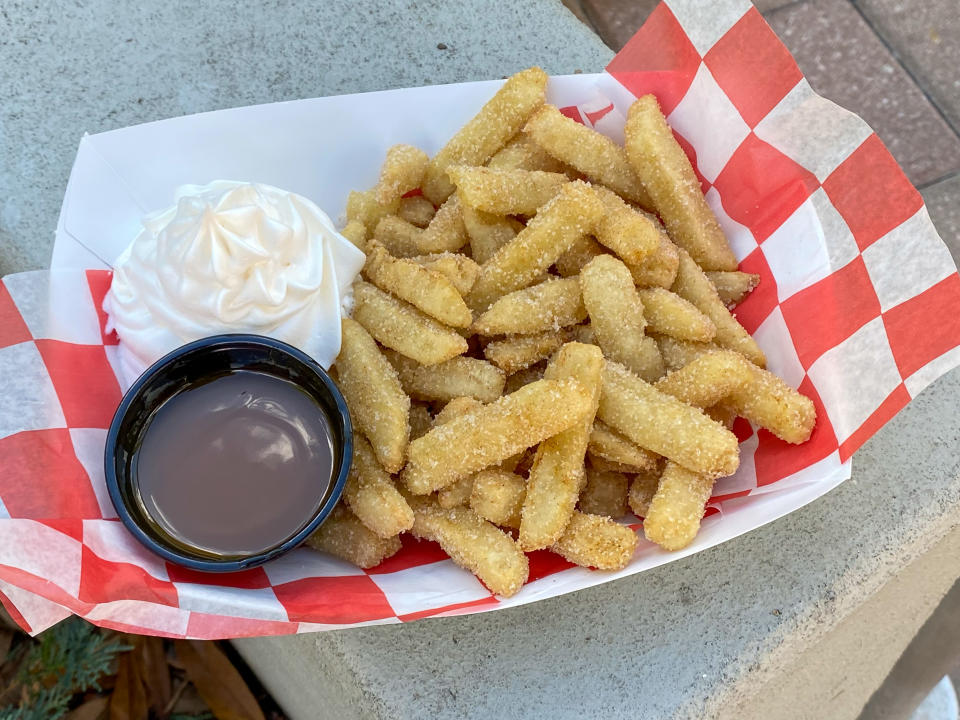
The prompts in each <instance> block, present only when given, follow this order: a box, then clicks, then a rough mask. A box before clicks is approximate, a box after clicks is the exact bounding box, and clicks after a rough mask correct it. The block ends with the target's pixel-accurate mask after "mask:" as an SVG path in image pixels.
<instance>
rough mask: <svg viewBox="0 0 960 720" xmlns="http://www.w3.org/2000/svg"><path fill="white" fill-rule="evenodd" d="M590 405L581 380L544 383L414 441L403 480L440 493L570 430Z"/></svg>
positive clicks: (416, 488) (410, 485)
mask: <svg viewBox="0 0 960 720" xmlns="http://www.w3.org/2000/svg"><path fill="white" fill-rule="evenodd" d="M590 403H591V397H590V391H589V389H588V388H585V387H584V386H583V385H581V384H580V383H578V382H577V381H576V380H573V379H570V378H567V379H563V380H546V379H545V380H538V381H537V382H535V383H531V384H529V385H526V386H525V387H522V388H520V389H519V390H517V391H516V392H515V393H513V394H511V395H505V396H503V397H501V398H500V399H499V400H497V401H496V402H494V403H490V404H489V405H484V406H483V407H482V408H478V409H476V410H475V411H472V412H470V413H467V414H466V415H464V416H461V417H457V418H454V419H453V420H451V421H450V422H448V423H445V424H444V425H441V426H439V427H434V428H433V429H432V430H431V431H430V432H428V433H427V434H426V435H424V436H423V437H421V438H417V439H416V440H414V441H413V442H412V443H410V445H409V447H408V448H407V465H406V467H405V468H404V469H403V474H402V475H401V478H402V480H403V482H404V484H405V485H406V487H407V488H408V489H409V490H410V491H411V492H413V493H416V494H420V495H422V494H425V493H429V492H433V491H434V490H439V489H440V488H442V487H444V486H446V485H449V484H450V483H452V482H454V481H456V480H458V479H460V478H462V477H466V476H467V475H471V474H473V473H475V472H477V471H478V470H483V469H484V468H486V467H490V466H491V465H496V464H497V463H500V462H502V461H503V460H506V459H507V458H508V457H510V456H511V455H514V454H516V453H518V452H520V451H521V450H523V449H525V448H528V447H531V446H532V445H536V444H537V443H538V442H540V441H541V440H544V439H546V438H548V437H551V436H553V435H556V434H557V433H559V432H562V431H563V430H566V429H567V428H568V427H570V426H571V425H573V424H574V423H576V422H577V421H578V420H579V419H580V418H581V417H582V416H583V415H585V414H586V413H587V412H588V411H589V409H590ZM584 444H586V443H584Z"/></svg>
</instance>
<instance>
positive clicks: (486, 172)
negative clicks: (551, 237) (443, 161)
mask: <svg viewBox="0 0 960 720" xmlns="http://www.w3.org/2000/svg"><path fill="white" fill-rule="evenodd" d="M447 176H448V177H449V178H450V180H452V181H453V184H454V185H456V186H457V194H458V195H459V196H460V198H461V199H462V200H463V203H464V205H469V206H470V207H472V208H474V209H475V210H480V211H481V212H487V213H493V214H494V215H534V214H536V212H537V210H539V209H540V208H541V207H543V206H544V205H546V204H547V203H548V202H549V201H550V200H551V199H553V198H554V197H555V196H556V194H557V193H558V192H560V188H561V187H562V186H563V185H564V184H566V183H568V182H570V180H569V179H568V178H567V176H566V175H564V174H563V173H549V172H543V171H542V170H495V169H493V168H488V167H475V166H467V165H453V166H451V167H449V168H447Z"/></svg>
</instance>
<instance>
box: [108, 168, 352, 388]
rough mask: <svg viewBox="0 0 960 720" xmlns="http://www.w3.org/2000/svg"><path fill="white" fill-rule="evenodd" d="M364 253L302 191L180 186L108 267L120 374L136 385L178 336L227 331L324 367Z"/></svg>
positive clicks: (336, 347)
mask: <svg viewBox="0 0 960 720" xmlns="http://www.w3.org/2000/svg"><path fill="white" fill-rule="evenodd" d="M363 262H364V255H363V253H361V252H360V251H359V250H358V249H357V248H356V247H354V246H353V245H352V244H351V243H350V242H349V241H347V240H346V239H345V238H344V237H342V236H341V235H340V234H338V233H337V231H336V229H335V228H334V225H333V223H332V222H331V220H330V218H329V217H328V216H327V215H326V214H325V213H324V212H323V211H322V210H321V209H320V208H319V207H317V206H316V205H315V204H314V203H313V202H311V201H310V200H308V199H306V198H304V197H302V196H300V195H297V194H295V193H291V192H286V191H284V190H280V189H279V188H275V187H272V186H270V185H261V184H254V183H242V182H233V181H225V180H217V181H215V182H212V183H210V184H209V185H202V186H198V185H185V186H182V187H180V188H178V189H177V191H176V193H175V204H174V205H173V207H171V208H169V209H167V210H163V211H161V212H158V213H154V214H152V215H149V216H147V217H146V218H144V220H143V230H142V231H141V232H140V234H139V235H138V236H137V237H136V238H135V239H134V241H133V242H132V243H131V244H130V246H129V247H128V248H127V249H126V250H125V251H124V252H123V253H122V254H121V255H120V257H119V258H118V259H117V262H116V264H115V266H114V273H113V281H112V283H111V286H110V292H109V293H108V294H107V297H106V299H105V301H104V310H105V311H106V312H107V314H108V316H109V327H112V328H113V329H115V330H116V331H117V335H118V336H119V338H120V348H119V351H120V352H119V357H120V366H121V367H120V369H121V372H122V374H123V375H124V378H125V379H126V381H127V383H128V384H129V383H132V382H133V380H134V379H136V377H137V376H139V375H140V374H141V373H142V372H143V371H144V370H145V369H146V368H147V366H148V365H150V364H151V363H153V362H154V361H156V360H158V359H159V358H160V357H162V356H163V355H165V354H166V353H168V352H170V351H171V350H174V349H175V348H177V347H179V346H180V345H183V344H184V343H187V342H190V341H192V340H197V339H199V338H202V337H206V336H209V335H216V334H219V333H227V332H250V333H256V334H259V335H268V336H270V337H274V338H276V339H278V340H282V341H284V342H287V343H290V344H291V345H294V346H296V347H298V348H300V349H301V350H303V351H304V352H306V353H307V354H309V355H311V356H312V357H313V358H314V359H315V360H316V361H317V362H319V363H320V364H321V365H322V366H323V367H325V368H326V367H329V366H330V365H331V363H332V362H333V360H334V359H335V358H336V356H337V353H338V352H339V351H340V315H341V310H342V305H343V302H344V299H345V298H346V296H347V294H348V293H349V290H350V286H351V284H352V282H353V280H354V278H355V277H356V275H357V273H358V272H359V271H360V268H361V267H363Z"/></svg>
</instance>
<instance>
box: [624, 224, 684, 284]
mask: <svg viewBox="0 0 960 720" xmlns="http://www.w3.org/2000/svg"><path fill="white" fill-rule="evenodd" d="M679 265H680V255H679V253H678V252H677V246H676V245H674V244H673V243H672V242H670V239H669V238H668V237H667V234H666V232H663V231H661V232H660V239H659V243H658V244H657V248H656V250H654V251H653V252H651V253H650V254H649V255H647V257H645V258H644V259H643V262H641V263H639V264H637V265H629V264H628V265H627V267H628V268H630V274H631V275H632V276H633V282H634V284H635V285H636V286H637V287H641V288H647V287H662V288H667V289H669V288H670V287H671V286H672V285H673V281H674V280H675V279H676V277H677V268H678V267H679Z"/></svg>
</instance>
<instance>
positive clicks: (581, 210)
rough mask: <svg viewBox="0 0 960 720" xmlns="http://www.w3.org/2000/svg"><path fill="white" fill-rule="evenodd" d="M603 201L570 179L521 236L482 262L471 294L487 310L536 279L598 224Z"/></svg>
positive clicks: (475, 304)
mask: <svg viewBox="0 0 960 720" xmlns="http://www.w3.org/2000/svg"><path fill="white" fill-rule="evenodd" d="M603 213H604V207H603V203H602V202H600V200H599V199H598V198H597V194H596V193H595V192H593V188H591V187H590V186H589V185H587V184H586V183H584V182H580V181H575V182H569V183H567V184H566V185H564V186H563V188H562V189H561V190H560V193H559V194H558V195H557V196H556V197H555V198H554V199H553V200H551V201H550V202H549V203H547V205H546V206H545V207H543V208H542V209H541V210H540V212H538V213H537V215H536V217H534V218H532V219H531V220H530V222H529V223H527V226H526V227H525V228H524V229H523V230H521V231H520V232H519V233H517V236H516V237H515V238H514V239H513V240H511V241H510V242H508V243H507V244H506V245H504V246H503V247H502V248H500V249H499V250H497V252H496V254H494V256H493V257H492V258H490V259H489V260H488V261H487V262H485V263H484V264H483V265H481V266H480V277H479V278H478V279H477V283H476V285H474V286H473V290H471V292H470V296H469V297H468V298H467V301H468V303H470V304H471V306H472V307H474V308H476V309H478V310H481V311H482V310H486V309H487V307H489V306H490V304H491V303H492V302H493V301H494V300H496V299H497V298H498V297H500V296H501V295H504V294H506V293H508V292H513V291H514V290H519V289H520V288H522V287H526V286H527V285H530V284H531V283H533V282H534V281H535V280H536V279H537V278H538V277H540V275H541V273H543V272H544V271H545V270H546V269H547V268H549V267H550V266H551V265H553V263H555V262H556V261H557V258H559V257H560V256H561V255H562V254H563V253H565V252H566V251H567V250H569V249H570V247H571V246H572V245H573V243H574V242H576V240H577V239H579V238H580V237H582V236H583V235H586V234H587V233H588V232H591V230H592V229H593V228H594V227H595V226H596V223H597V222H598V221H599V220H600V218H601V217H602V215H603Z"/></svg>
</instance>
